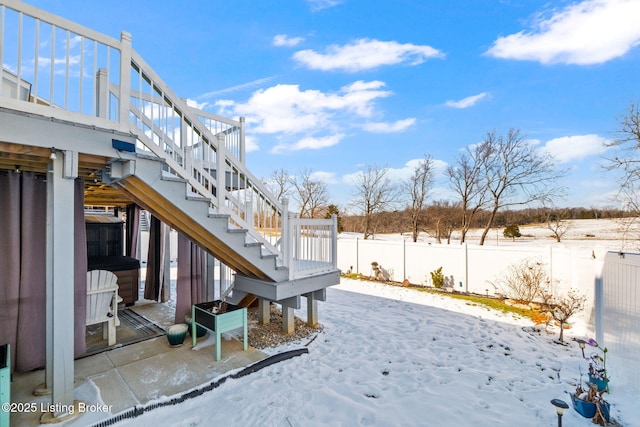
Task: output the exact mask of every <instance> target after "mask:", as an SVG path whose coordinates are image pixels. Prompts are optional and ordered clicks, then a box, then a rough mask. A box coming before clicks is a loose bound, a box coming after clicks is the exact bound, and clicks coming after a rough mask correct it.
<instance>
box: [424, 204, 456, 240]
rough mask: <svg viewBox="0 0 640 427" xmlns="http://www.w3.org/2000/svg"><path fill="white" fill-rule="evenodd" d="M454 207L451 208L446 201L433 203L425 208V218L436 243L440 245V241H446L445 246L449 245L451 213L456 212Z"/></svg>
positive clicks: (452, 223)
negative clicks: (444, 239)
mask: <svg viewBox="0 0 640 427" xmlns="http://www.w3.org/2000/svg"><path fill="white" fill-rule="evenodd" d="M457 210H458V208H457V207H456V206H452V205H451V203H450V202H449V201H448V200H439V201H435V202H434V203H433V205H431V206H429V207H428V208H427V218H428V223H429V226H430V227H431V229H433V233H434V237H435V239H436V243H438V244H440V243H442V239H443V238H446V239H447V244H449V243H451V232H452V231H453V228H454V215H453V212H455V211H457Z"/></svg>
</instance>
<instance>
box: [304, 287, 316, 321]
mask: <svg viewBox="0 0 640 427" xmlns="http://www.w3.org/2000/svg"><path fill="white" fill-rule="evenodd" d="M304 296H305V297H306V298H307V325H309V326H310V327H312V328H317V327H318V300H317V299H316V297H315V295H314V293H313V292H310V293H308V294H304Z"/></svg>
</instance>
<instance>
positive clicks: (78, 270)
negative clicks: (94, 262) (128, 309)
mask: <svg viewBox="0 0 640 427" xmlns="http://www.w3.org/2000/svg"><path fill="white" fill-rule="evenodd" d="M83 202H84V188H83V182H82V180H81V179H78V180H76V182H75V203H76V211H75V213H74V218H72V219H71V218H70V220H73V221H74V223H75V234H74V242H75V281H74V286H75V289H74V295H75V301H70V302H69V308H70V309H75V314H74V315H75V321H74V336H75V339H74V341H75V348H74V353H75V355H76V356H80V355H82V354H84V353H85V350H86V346H85V323H86V314H85V313H86V311H85V310H86V271H87V255H86V229H85V223H84V206H83V205H84V203H83ZM0 206H1V207H2V208H1V209H0V325H1V326H0V344H6V343H9V344H11V360H12V361H13V363H12V370H15V371H18V372H24V371H29V370H32V369H35V368H39V367H42V366H44V365H45V354H46V341H45V325H46V323H45V316H46V303H45V302H46V300H45V298H46V234H47V233H46V221H47V185H46V182H45V175H44V174H36V173H31V172H21V173H19V172H16V171H0Z"/></svg>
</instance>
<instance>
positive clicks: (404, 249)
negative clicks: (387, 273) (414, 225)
mask: <svg viewBox="0 0 640 427" xmlns="http://www.w3.org/2000/svg"><path fill="white" fill-rule="evenodd" d="M406 278H407V244H406V241H405V240H404V237H403V238H402V277H401V279H402V281H404V279H406Z"/></svg>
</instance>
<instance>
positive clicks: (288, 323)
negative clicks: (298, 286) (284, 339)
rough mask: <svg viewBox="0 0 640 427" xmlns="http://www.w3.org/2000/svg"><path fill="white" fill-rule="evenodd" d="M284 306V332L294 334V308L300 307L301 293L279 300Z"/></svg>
mask: <svg viewBox="0 0 640 427" xmlns="http://www.w3.org/2000/svg"><path fill="white" fill-rule="evenodd" d="M278 303H279V304H280V305H281V306H282V332H284V333H285V334H292V333H293V331H294V330H295V321H294V320H295V315H294V310H295V309H299V308H300V295H296V296H294V297H291V298H286V299H283V300H280V301H278Z"/></svg>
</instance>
